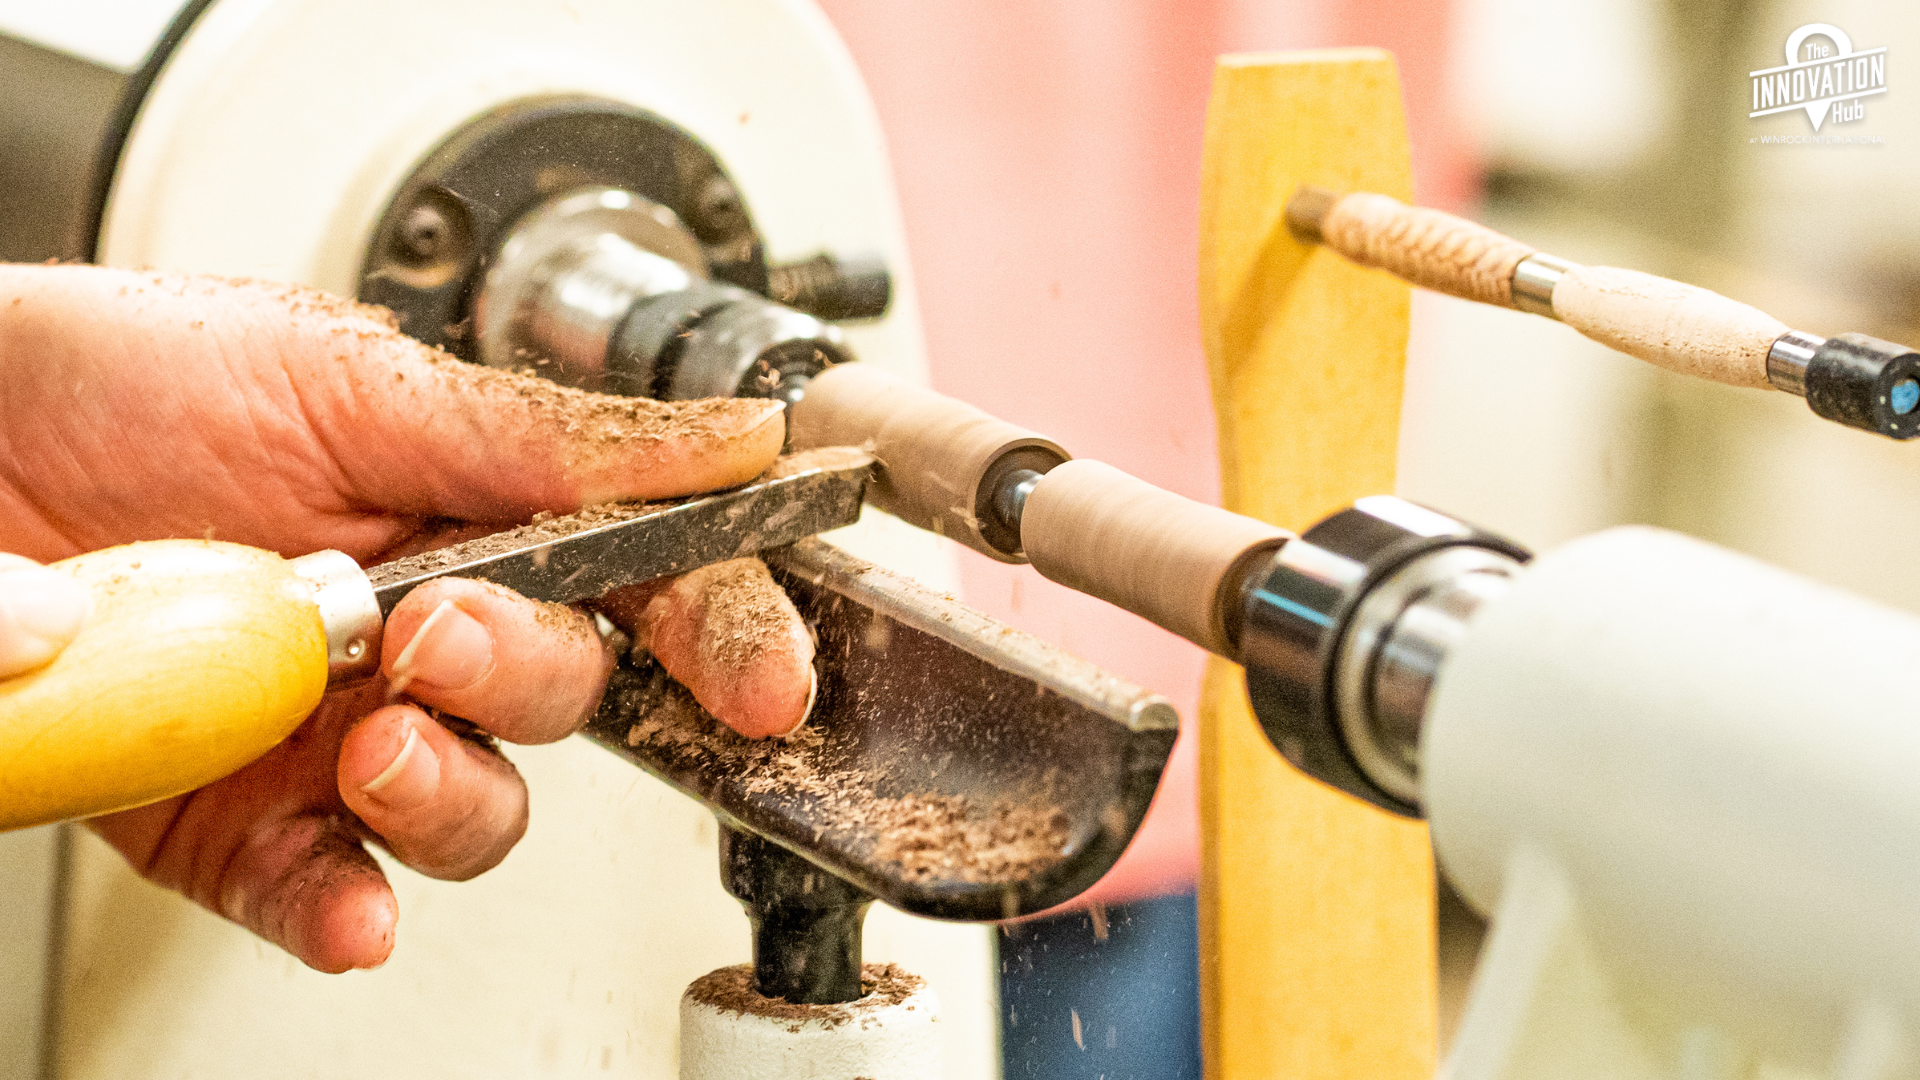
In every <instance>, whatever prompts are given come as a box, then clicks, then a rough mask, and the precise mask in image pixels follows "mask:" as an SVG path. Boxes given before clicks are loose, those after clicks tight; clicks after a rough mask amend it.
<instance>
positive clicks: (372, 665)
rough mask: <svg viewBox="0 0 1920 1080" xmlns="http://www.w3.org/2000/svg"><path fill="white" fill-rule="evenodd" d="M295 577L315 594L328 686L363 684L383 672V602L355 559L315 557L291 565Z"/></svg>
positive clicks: (334, 553)
mask: <svg viewBox="0 0 1920 1080" xmlns="http://www.w3.org/2000/svg"><path fill="white" fill-rule="evenodd" d="M292 563H293V573H294V576H296V577H298V578H300V580H302V581H304V582H306V583H307V585H308V586H309V587H311V588H312V589H313V602H314V603H315V604H317V605H319V608H320V624H321V625H322V626H323V627H325V628H326V633H327V682H328V683H329V684H333V685H343V684H347V683H354V682H359V681H360V680H362V679H365V678H368V677H370V676H372V675H373V674H374V673H375V672H377V671H379V670H380V634H381V630H382V628H383V627H384V625H385V624H384V623H383V621H382V620H381V618H380V602H379V600H377V599H376V598H375V597H374V595H373V583H372V582H371V581H368V580H367V575H366V571H364V570H361V569H360V564H359V563H357V562H355V561H353V557H352V556H350V555H348V554H346V553H345V552H341V551H316V552H314V553H313V554H311V555H302V556H300V557H299V558H297V559H294V560H292Z"/></svg>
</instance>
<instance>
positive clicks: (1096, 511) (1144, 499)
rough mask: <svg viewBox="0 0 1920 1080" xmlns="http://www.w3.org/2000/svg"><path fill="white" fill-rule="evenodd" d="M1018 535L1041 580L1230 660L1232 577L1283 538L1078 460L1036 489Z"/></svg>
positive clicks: (1237, 517)
mask: <svg viewBox="0 0 1920 1080" xmlns="http://www.w3.org/2000/svg"><path fill="white" fill-rule="evenodd" d="M1020 535H1021V539H1022V540H1023V541H1024V542H1025V544H1026V549H1027V557H1028V558H1030V559H1031V560H1033V568H1034V569H1035V570H1038V571H1040V573H1041V574H1042V575H1043V576H1045V577H1047V578H1050V579H1052V580H1054V581H1057V582H1059V583H1061V584H1062V585H1065V586H1067V587H1068V588H1070V589H1075V590H1078V591H1079V592H1083V593H1086V594H1088V595H1090V596H1097V597H1099V598H1100V599H1102V600H1105V601H1107V602H1108V603H1110V604H1113V605H1115V606H1117V607H1121V608H1124V609H1126V610H1127V611H1131V612H1133V613H1134V614H1135V615H1138V616H1140V617H1141V618H1144V619H1146V620H1148V621H1149V622H1152V623H1155V624H1157V625H1159V626H1161V627H1164V628H1166V629H1168V630H1171V631H1173V632H1174V633H1176V634H1179V635H1180V636H1181V637H1183V638H1186V639H1187V640H1188V641H1191V642H1193V643H1194V644H1196V645H1199V646H1200V647H1201V648H1203V649H1206V650H1208V651H1209V652H1212V653H1215V654H1218V655H1220V656H1226V657H1230V658H1231V657H1233V656H1235V655H1236V653H1237V651H1238V650H1237V647H1236V644H1235V642H1234V641H1233V638H1232V634H1231V629H1232V624H1233V622H1234V620H1233V619H1232V618H1230V612H1229V609H1230V608H1232V607H1233V606H1234V605H1235V604H1236V603H1237V601H1238V595H1239V594H1238V584H1239V578H1240V575H1239V574H1237V573H1235V572H1234V571H1235V569H1236V567H1238V566H1241V565H1243V564H1244V560H1246V559H1248V558H1250V557H1257V554H1258V553H1259V552H1263V551H1270V550H1272V549H1274V548H1277V547H1279V546H1280V545H1281V544H1282V543H1284V542H1285V541H1286V539H1287V537H1288V535H1289V534H1288V533H1287V532H1286V531H1285V530H1282V529H1279V528H1276V527H1274V526H1272V525H1268V524H1266V523H1264V522H1261V521H1256V520H1254V519H1253V518H1250V517H1242V516H1241V515H1239V514H1234V513H1230V512H1228V511H1226V510H1222V509H1220V508H1219V507H1217V506H1208V505H1206V504H1205V503H1199V502H1195V501H1193V500H1192V499H1188V498H1184V497H1182V496H1179V495H1175V494H1174V493H1172V492H1170V491H1164V490H1162V489H1160V488H1157V487H1154V486H1153V485H1152V484H1149V483H1147V482H1146V481H1144V480H1139V479H1136V478H1134V477H1132V476H1129V475H1127V474H1126V473H1124V472H1121V471H1120V470H1119V469H1116V468H1114V467H1113V466H1111V465H1108V464H1105V463H1103V462H1099V461H1089V460H1086V459H1080V460H1077V461H1069V462H1067V463H1066V464H1064V465H1061V466H1059V467H1057V468H1055V469H1054V470H1053V471H1052V472H1049V473H1047V474H1046V475H1045V476H1043V477H1041V478H1040V482H1039V483H1037V484H1035V485H1034V488H1033V492H1032V494H1030V495H1028V496H1027V503H1026V509H1025V512H1024V514H1023V515H1022V518H1021V524H1020ZM1223 585H1224V586H1226V587H1225V588H1224V589H1223Z"/></svg>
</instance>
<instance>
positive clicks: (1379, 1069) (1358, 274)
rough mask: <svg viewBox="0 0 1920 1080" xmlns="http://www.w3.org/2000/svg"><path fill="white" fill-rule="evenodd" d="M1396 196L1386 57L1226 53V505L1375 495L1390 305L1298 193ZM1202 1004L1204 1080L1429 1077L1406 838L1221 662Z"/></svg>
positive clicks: (1411, 853)
mask: <svg viewBox="0 0 1920 1080" xmlns="http://www.w3.org/2000/svg"><path fill="white" fill-rule="evenodd" d="M1303 183H1307V184H1317V185H1320V186H1322V187H1327V188H1331V189H1333V190H1336V191H1356V190H1361V191H1377V192H1383V193H1385V194H1388V195H1392V196H1394V197H1396V198H1399V199H1402V200H1408V199H1411V197H1412V190H1411V189H1412V182H1411V171H1410V166H1409V163H1408V150H1407V136H1406V122H1405V119H1404V117H1403V116H1402V113H1401V106H1400V84H1399V79H1398V77H1397V75H1396V74H1395V71H1394V65H1393V58H1392V57H1391V56H1390V55H1388V54H1387V53H1385V52H1382V51H1380V50H1377V49H1340V50H1329V51H1322V52H1309V53H1277V54H1267V55H1257V56H1229V57H1224V58H1222V59H1221V61H1220V63H1219V66H1218V68H1217V69H1216V70H1215V73H1214V86H1213V98H1212V102H1211V104H1210V105H1209V107H1208V112H1207V142H1206V158H1205V165H1204V172H1203V174H1202V181H1201V210H1200V238H1201V239H1200V305H1201V324H1202V332H1203V334H1204V337H1205V343H1206V349H1207V358H1208V365H1209V368H1210V370H1211V372H1212V377H1213V398H1214V408H1215V412H1216V414H1217V417H1218V424H1219V441H1220V466H1221V486H1222V495H1223V498H1224V503H1225V505H1226V507H1227V508H1228V509H1230V510H1236V511H1239V512H1240V513H1243V514H1250V515H1252V516H1254V517H1258V518H1261V519H1263V520H1266V521H1270V522H1273V523H1275V524H1278V525H1282V526H1285V527H1287V528H1291V529H1296V530H1298V529H1303V528H1306V527H1307V526H1309V525H1311V524H1312V523H1314V522H1315V521H1317V520H1319V519H1320V518H1322V517H1325V516H1326V515H1327V514H1329V513H1331V512H1333V511H1335V510H1338V509H1340V508H1341V507H1343V506H1346V505H1348V504H1349V503H1351V502H1352V501H1353V500H1354V499H1356V498H1358V497H1360V496H1363V495H1373V494H1381V493H1386V492H1391V491H1392V490H1393V481H1394V458H1395V447H1396V443H1397V440H1398V436H1399V426H1400V390H1401V376H1402V371H1403V369H1404V367H1405V361H1406V347H1407V306H1408V290H1407V287H1406V286H1405V285H1403V284H1400V283H1398V282H1395V281H1393V280H1391V279H1390V278H1388V277H1387V276H1386V275H1384V274H1380V273H1376V272H1370V271H1363V270H1360V269H1357V268H1355V267H1354V266H1353V265H1351V264H1350V263H1347V262H1346V261H1344V260H1342V259H1341V258H1340V257H1339V256H1338V255H1335V254H1334V253H1332V252H1330V251H1326V250H1322V249H1318V248H1310V247H1308V246H1306V245H1303V244H1301V243H1299V242H1298V241H1296V240H1295V239H1293V237H1292V236H1291V235H1289V234H1288V232H1287V230H1286V226H1285V224H1284V223H1283V221H1282V210H1283V208H1284V207H1285V204H1286V200H1287V196H1288V195H1289V194H1290V193H1291V192H1292V191H1293V190H1294V188H1295V187H1296V186H1298V185H1299V184H1303ZM1200 770H1201V771H1200V799H1201V823H1202V829H1203V836H1204V841H1203V852H1202V860H1203V862H1202V876H1201V886H1200V933H1201V1003H1202V1005H1201V1008H1202V1025H1203V1028H1202V1030H1203V1039H1204V1049H1205V1054H1206V1062H1207V1076H1208V1077H1209V1078H1212V1080H1252V1078H1255V1077H1261V1078H1264V1077H1298V1078H1300V1080H1344V1078H1353V1080H1362V1078H1364V1080H1401V1078H1405V1080H1413V1078H1415V1077H1418V1078H1420V1080H1426V1078H1427V1077H1430V1076H1431V1075H1432V1074H1433V1069H1434V1057H1435V1046H1434V1043H1435V1005H1434V997H1435V986H1434V979H1435V973H1434V965H1435V960H1434V913H1433V864H1432V856H1431V849H1430V848H1429V846H1428V842H1427V831H1426V828H1425V826H1424V825H1422V824H1420V823H1417V822H1410V821H1406V820H1404V819H1400V818H1396V817H1393V816H1391V815H1388V814H1386V813H1383V812H1381V811H1379V810H1376V809H1373V808H1372V807H1370V806H1367V805H1366V804H1364V803H1361V802H1360V801H1358V800H1356V799H1353V798H1350V797H1348V796H1346V795H1343V794H1340V793H1337V792H1335V791H1333V790H1331V789H1329V788H1326V787H1323V786H1321V785H1320V784H1318V783H1316V782H1314V781H1312V780H1309V779H1307V778H1306V777H1304V776H1302V775H1301V774H1299V773H1297V772H1295V771H1293V769H1292V768H1291V767H1290V766H1288V765H1287V763H1286V762H1285V761H1284V760H1283V759H1282V758H1281V757H1280V755H1279V754H1278V753H1277V752H1275V751H1274V749H1273V747H1272V746H1271V745H1270V744H1269V743H1268V742H1267V740H1266V738H1265V737H1264V736H1263V735H1262V734H1261V732H1260V729H1259V727H1258V726H1257V724H1256V723H1255V722H1254V719H1253V715H1252V712H1251V710H1250V708H1249V707H1248V704H1247V700H1246V690H1245V682H1244V680H1243V679H1242V677H1241V673H1240V669H1239V668H1238V667H1236V666H1234V665H1232V664H1228V663H1225V662H1224V661H1219V660H1216V661H1214V662H1213V666H1212V667H1211V668H1210V669H1209V671H1208V673H1207V687H1206V691H1205V695H1204V699H1203V702H1202V705H1201V712H1200Z"/></svg>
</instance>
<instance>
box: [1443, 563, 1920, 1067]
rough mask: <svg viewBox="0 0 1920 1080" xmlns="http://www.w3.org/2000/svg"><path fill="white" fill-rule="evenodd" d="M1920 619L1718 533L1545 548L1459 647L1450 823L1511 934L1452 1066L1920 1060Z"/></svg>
mask: <svg viewBox="0 0 1920 1080" xmlns="http://www.w3.org/2000/svg"><path fill="white" fill-rule="evenodd" d="M1917 673H1920V618H1915V617H1914V616H1912V615H1909V614H1906V613H1903V612H1898V611H1894V610H1891V609H1888V608H1885V607H1882V606H1879V605H1876V604H1873V603H1869V602H1867V601H1865V600H1862V599H1859V598H1857V597H1854V596H1850V595H1848V594H1845V593H1842V592H1839V591H1838V590H1834V589H1831V588H1827V587H1824V586H1821V585H1816V584H1814V583H1811V582H1808V581H1806V580H1804V579H1801V578H1797V577H1795V576H1793V575H1791V574H1788V573H1786V572H1784V571H1781V570H1777V569H1774V568H1772V567H1769V566H1766V565H1764V564H1762V563H1759V562H1756V561H1754V560H1751V559H1748V558H1746V557H1744V556H1740V555H1736V554H1733V553H1731V552H1727V551H1724V550H1721V549H1718V548H1715V547H1712V546H1710V545H1707V544H1704V543H1701V542H1698V541H1694V540H1690V539H1687V538H1684V537H1681V536H1677V535H1675V534H1672V533H1666V532H1661V531H1658V530H1653V529H1644V528H1627V529H1616V530H1610V531H1607V532H1603V533H1598V534H1595V535H1593V536H1590V537H1587V538H1584V539H1581V540H1578V541H1575V542H1573V543H1571V544H1569V545H1567V546H1565V547H1563V548H1561V549H1559V550H1557V551H1554V552H1551V553H1549V554H1547V555H1545V556H1543V557H1541V558H1540V559H1539V560H1538V561H1537V562H1536V563H1535V564H1534V565H1533V566H1532V567H1531V568H1530V569H1529V570H1528V571H1527V572H1526V573H1525V574H1523V575H1521V576H1520V577H1519V578H1518V579H1517V580H1516V583H1515V585H1514V587H1513V589H1512V590H1511V591H1510V592H1509V593H1508V594H1507V595H1505V596H1503V597H1500V598H1498V599H1495V600H1493V601H1491V602H1489V603H1488V605H1487V606H1486V607H1485V608H1483V609H1482V610H1481V611H1480V612H1479V613H1478V615H1477V616H1476V617H1475V619H1474V621H1473V623H1472V624H1471V627H1470V629H1469V631H1468V634H1467V636H1466V638H1465V640H1464V641H1463V642H1462V643H1461V644H1460V645H1459V646H1458V647H1457V648H1456V649H1455V651H1454V652H1453V653H1452V654H1451V655H1450V656H1449V658H1448V660H1447V662H1446V664H1445V665H1444V666H1443V668H1442V669H1441V673H1440V677H1439V680H1438V684H1437V686H1436V689H1435V693H1434V698H1433V704H1432V706H1431V711H1430V712H1429V714H1428V726H1427V731H1426V735H1425V737H1424V741H1423V747H1422V782H1423V787H1424V792H1423V794H1424V801H1425V805H1426V808H1427V811H1428V814H1429V815H1430V818H1431V822H1432V826H1433V836H1434V843H1435V847H1436V849H1437V851H1438V853H1439V856H1440V860H1441V863H1442V865H1443V866H1444V867H1445V869H1446V872H1447V874H1448V876H1449V877H1450V878H1451V880H1452V881H1453V882H1454V884H1455V885H1456V886H1457V887H1458V888H1459V889H1460V891H1461V893H1462V895H1463V896H1465V897H1466V899H1467V900H1468V902H1469V903H1471V904H1472V905H1473V906H1475V907H1476V908H1478V909H1479V910H1480V911H1482V912H1484V913H1488V914H1490V915H1492V917H1493V930H1492V934H1491V936H1490V938H1489V939H1488V942H1487V945H1486V949H1485V952H1484V953H1483V955H1482V959H1481V965H1480V969H1479V971H1478V973H1477V975H1476V977H1475V983H1474V987H1473V990H1472V993H1471V995H1470V998H1469V1001H1468V1004H1467V1010H1466V1014H1465V1016H1464V1017H1463V1020H1462V1024H1461V1028H1460V1031H1459V1034H1458V1036H1457V1038H1456V1041H1455V1044H1454V1048H1453V1051H1452V1053H1451V1056H1450V1058H1449V1061H1448V1065H1447V1068H1446V1070H1445V1075H1448V1076H1449V1077H1450V1078H1451V1080H1520V1078H1536V1077H1537V1078H1546V1077H1553V1078H1556V1080H1580V1078H1586V1077H1593V1078H1599V1077H1606V1078H1608V1080H1636V1078H1648V1080H1652V1078H1662V1080H1664V1078H1672V1080H1722V1078H1725V1080H1733V1078H1746V1077H1749V1076H1763V1077H1832V1078H1834V1080H1869V1078H1871V1080H1883V1078H1892V1077H1906V1076H1912V1075H1916V1073H1915V1068H1916V1064H1920V1061H1917V1060H1916V1057H1915V1054H1914V1050H1915V1048H1916V1044H1915V1041H1914V1040H1915V1036H1916V1034H1917V1033H1920V1029H1916V1026H1915V1023H1916V1020H1917V1019H1920V695H1916V692H1915V690H1916V687H1915V676H1916V674H1917Z"/></svg>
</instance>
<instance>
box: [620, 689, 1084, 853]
mask: <svg viewBox="0 0 1920 1080" xmlns="http://www.w3.org/2000/svg"><path fill="white" fill-rule="evenodd" d="M663 677H664V676H663ZM617 693H620V694H624V695H630V698H629V700H627V701H616V702H614V705H615V707H616V708H620V709H621V710H622V711H635V710H637V709H639V708H640V707H641V702H642V701H643V700H644V701H645V702H646V703H647V705H648V706H650V708H649V711H648V712H647V714H646V719H644V720H640V721H638V722H636V723H634V724H633V725H632V726H631V727H629V728H628V730H627V736H626V743H627V745H628V746H630V747H636V748H637V747H641V746H645V747H647V748H649V749H650V750H651V751H653V752H654V753H655V754H658V755H659V756H660V757H662V758H664V759H666V760H665V763H666V764H668V765H670V766H672V767H674V768H676V769H679V770H687V771H692V770H695V769H698V770H700V771H702V772H706V773H708V774H709V775H715V774H717V775H724V776H729V777H742V778H744V780H743V781H742V784H743V786H744V788H745V791H746V793H747V794H749V795H755V796H762V797H765V796H788V797H793V798H800V799H805V800H808V801H809V802H811V803H813V804H814V811H813V813H812V814H811V815H810V816H812V817H814V818H815V819H816V820H822V819H825V820H832V821H834V822H836V823H837V825H836V828H837V829H839V830H843V831H845V832H846V833H850V834H852V836H851V838H852V839H855V840H857V841H864V842H866V843H869V844H871V845H872V849H873V853H874V857H875V858H876V859H877V860H879V861H882V862H888V863H892V864H894V865H896V866H899V867H900V868H901V875H902V877H904V878H905V879H906V880H908V881H911V882H914V883H916V884H925V883H929V882H935V881H963V882H968V883H974V884H1005V883H1010V882H1017V881H1023V880H1026V879H1028V878H1031V877H1032V876H1034V875H1035V874H1037V873H1039V872H1041V871H1044V870H1046V869H1047V868H1048V867H1051V866H1053V865H1055V864H1057V863H1059V862H1060V861H1061V860H1062V859H1063V858H1065V848H1066V845H1067V842H1068V840H1069V838H1070V834H1069V820H1068V817H1067V815H1066V813H1065V812H1064V811H1063V810H1061V809H1060V808H1059V807H1057V806H1055V805H1052V804H1050V803H1048V802H1045V801H1043V800H1040V799H1033V800H1029V801H1024V802H1014V801H1012V800H1009V799H995V800H992V801H985V800H980V799H975V798H972V797H969V796H966V795H946V794H940V793H937V792H922V793H914V794H908V795H904V796H885V795H881V794H880V793H879V791H878V790H877V789H878V788H879V787H880V786H882V785H883V784H884V783H886V782H887V780H888V777H887V776H886V775H885V773H884V771H882V770H877V769H873V768H870V767H866V766H862V765H858V764H855V763H853V762H851V761H849V760H848V757H849V755H848V754H847V753H846V750H845V748H844V747H841V746H839V745H837V744H835V743H833V742H831V741H830V740H828V738H827V737H826V736H825V735H824V734H823V733H822V732H821V731H820V730H818V729H817V728H815V727H814V726H813V725H808V726H807V727H803V728H801V729H800V731H798V732H796V733H795V734H794V735H793V736H791V737H790V738H788V739H786V740H785V741H780V740H752V739H747V738H745V737H743V736H741V735H739V734H737V733H735V732H734V731H733V730H732V729H730V728H728V727H726V726H725V725H723V724H721V723H720V722H719V721H718V720H715V719H713V718H712V716H710V715H709V714H708V713H707V712H706V711H705V710H703V709H701V708H700V707H699V706H698V705H697V704H695V703H694V702H693V700H692V698H691V697H689V696H686V695H685V694H684V693H673V692H669V693H666V694H661V693H659V688H658V686H657V685H656V686H654V687H652V688H649V687H648V686H646V685H645V684H643V683H636V684H631V685H628V686H626V687H624V688H622V689H621V690H620V691H617ZM821 835H824V833H822V834H821Z"/></svg>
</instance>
